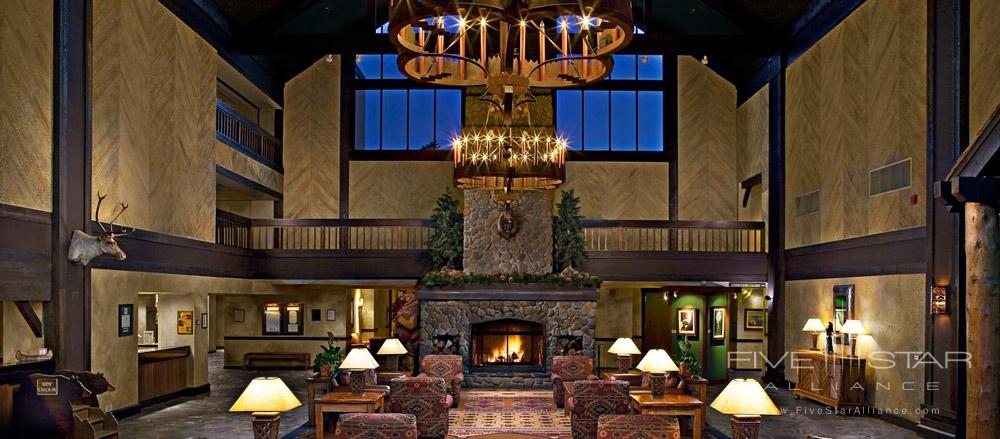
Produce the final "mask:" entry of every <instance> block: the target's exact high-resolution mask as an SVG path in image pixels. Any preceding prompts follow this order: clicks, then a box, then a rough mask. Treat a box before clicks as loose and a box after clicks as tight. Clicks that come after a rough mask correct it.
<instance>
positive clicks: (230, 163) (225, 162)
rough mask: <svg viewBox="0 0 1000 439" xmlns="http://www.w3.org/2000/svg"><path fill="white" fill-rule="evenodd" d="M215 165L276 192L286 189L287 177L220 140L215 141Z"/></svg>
mask: <svg viewBox="0 0 1000 439" xmlns="http://www.w3.org/2000/svg"><path fill="white" fill-rule="evenodd" d="M215 163H216V164H217V165H219V166H222V167H223V168H226V169H228V170H230V171H233V172H235V173H237V174H239V175H240V176H243V177H244V178H247V179H248V180H252V181H254V182H256V183H258V184H260V185H262V186H264V187H267V188H268V189H271V190H273V191H275V192H281V191H282V190H284V188H285V177H284V175H282V174H281V173H280V172H278V171H275V170H274V169H271V168H269V167H267V166H264V165H263V164H261V163H260V162H258V161H256V160H254V159H251V158H250V157H248V156H247V155H246V154H243V153H242V152H239V151H237V150H235V149H233V147H231V146H229V145H226V144H225V143H222V142H220V141H218V140H216V141H215Z"/></svg>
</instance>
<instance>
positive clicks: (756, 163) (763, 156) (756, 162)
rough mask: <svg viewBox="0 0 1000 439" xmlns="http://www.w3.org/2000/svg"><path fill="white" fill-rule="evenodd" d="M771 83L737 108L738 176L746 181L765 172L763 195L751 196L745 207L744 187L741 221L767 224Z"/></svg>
mask: <svg viewBox="0 0 1000 439" xmlns="http://www.w3.org/2000/svg"><path fill="white" fill-rule="evenodd" d="M769 90H770V89H769V86H767V85H765V86H764V87H763V88H761V89H760V90H759V91H757V93H755V94H754V95H753V96H751V97H750V99H747V100H746V102H744V103H743V105H740V106H739V107H738V108H737V109H736V130H737V135H736V137H737V143H738V145H739V151H738V156H737V160H736V168H737V179H738V180H739V181H741V182H742V181H743V180H746V179H748V178H750V177H753V176H754V175H757V174H760V175H761V179H762V180H761V186H760V188H759V191H760V197H759V199H755V198H754V197H751V199H750V202H749V203H748V205H747V207H743V192H742V190H740V193H739V200H738V201H737V203H738V209H739V217H738V218H737V219H739V220H740V221H764V223H765V224H767V214H768V211H767V197H768V190H767V188H768V163H767V159H768V155H767V152H768V148H769V143H768V142H769V141H770V139H769V137H768V127H769V125H768V123H769V122H768V120H769V118H768V96H769Z"/></svg>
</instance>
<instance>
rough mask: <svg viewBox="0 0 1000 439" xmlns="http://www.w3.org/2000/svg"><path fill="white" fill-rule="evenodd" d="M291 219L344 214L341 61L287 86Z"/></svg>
mask: <svg viewBox="0 0 1000 439" xmlns="http://www.w3.org/2000/svg"><path fill="white" fill-rule="evenodd" d="M284 115H285V122H284V136H285V138H284V144H283V147H284V168H285V190H284V196H285V199H284V209H285V217H286V218H337V217H338V216H339V215H340V196H341V194H340V147H341V145H340V56H334V57H333V61H332V62H326V60H324V59H320V60H319V61H317V62H316V63H315V64H313V65H312V66H311V67H309V68H308V69H306V70H305V71H304V72H302V73H300V74H299V75H298V76H296V77H295V78H293V79H292V80H291V81H288V83H286V84H285V111H284Z"/></svg>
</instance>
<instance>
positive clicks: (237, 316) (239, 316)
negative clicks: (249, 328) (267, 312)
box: [233, 308, 247, 323]
mask: <svg viewBox="0 0 1000 439" xmlns="http://www.w3.org/2000/svg"><path fill="white" fill-rule="evenodd" d="M246 320H247V312H246V310H244V309H243V308H236V309H234V310H233V321H234V322H237V323H243V322H245V321H246Z"/></svg>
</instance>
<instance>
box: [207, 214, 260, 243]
mask: <svg viewBox="0 0 1000 439" xmlns="http://www.w3.org/2000/svg"><path fill="white" fill-rule="evenodd" d="M250 224H251V220H250V219H249V218H244V217H242V216H239V215H236V214H233V213H229V212H226V211H224V210H216V211H215V243H216V244H222V245H228V246H230V247H240V248H250V243H251V242H250Z"/></svg>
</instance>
